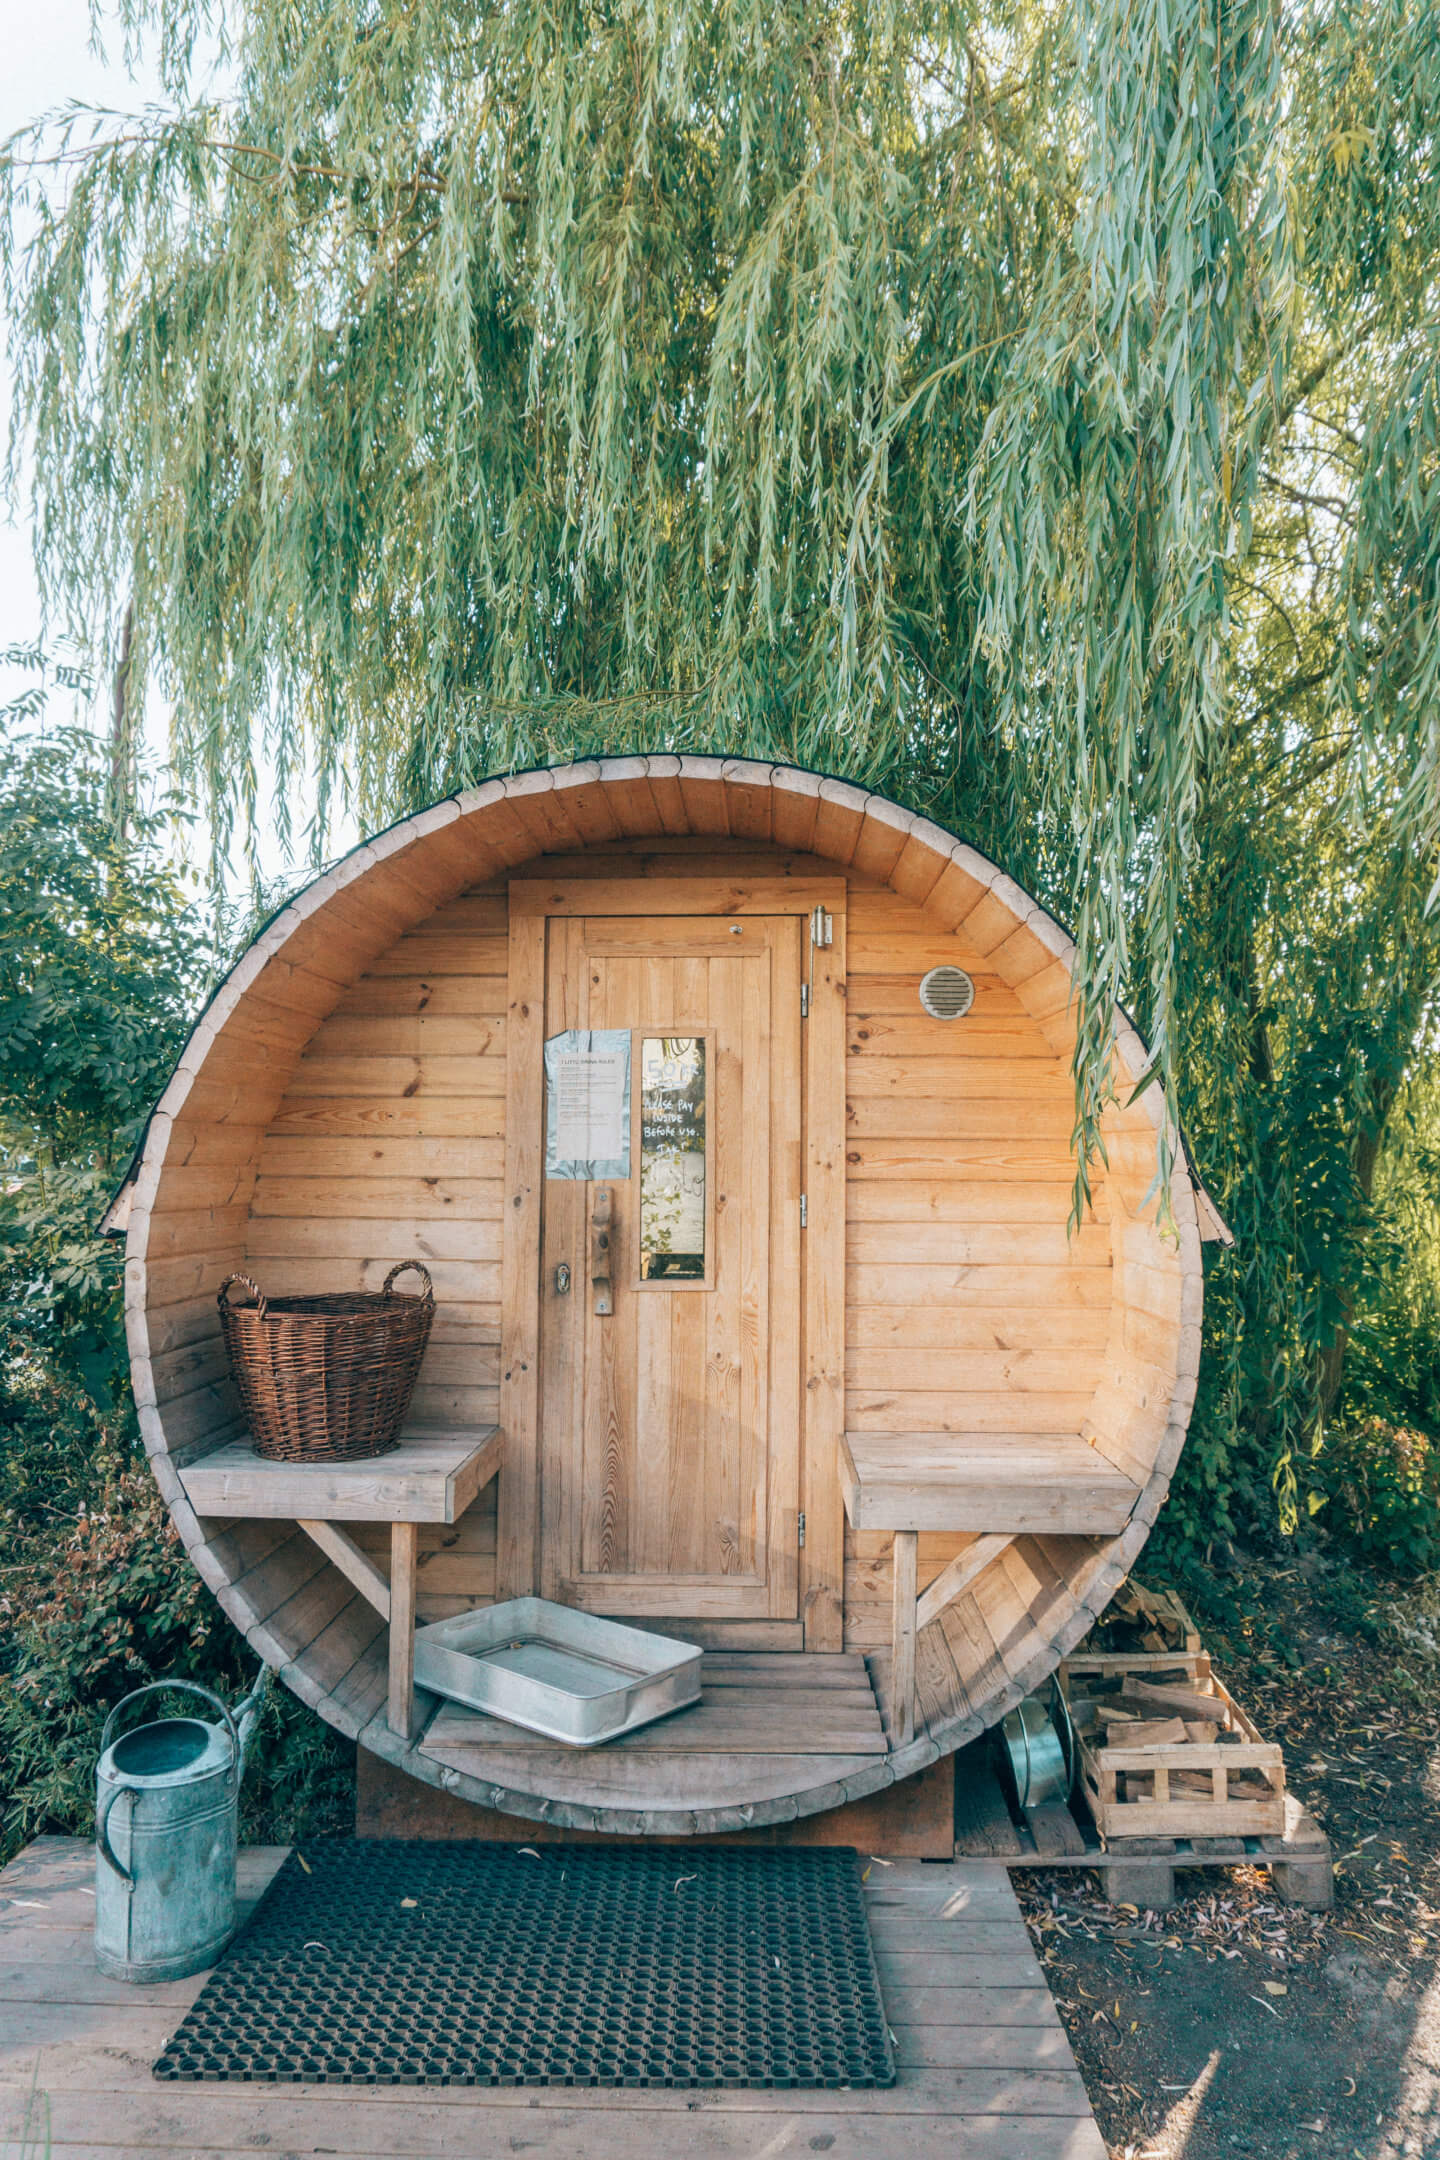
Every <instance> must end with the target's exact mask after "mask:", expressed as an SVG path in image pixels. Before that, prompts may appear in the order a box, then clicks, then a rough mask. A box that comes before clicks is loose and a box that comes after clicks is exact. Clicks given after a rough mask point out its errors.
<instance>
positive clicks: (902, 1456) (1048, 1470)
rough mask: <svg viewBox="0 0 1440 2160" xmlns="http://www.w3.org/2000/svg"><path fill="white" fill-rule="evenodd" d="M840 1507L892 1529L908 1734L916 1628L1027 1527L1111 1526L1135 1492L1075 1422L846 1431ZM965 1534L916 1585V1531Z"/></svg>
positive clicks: (898, 1696) (895, 1666)
mask: <svg viewBox="0 0 1440 2160" xmlns="http://www.w3.org/2000/svg"><path fill="white" fill-rule="evenodd" d="M840 1475H841V1482H842V1485H843V1488H844V1494H845V1512H846V1514H847V1515H848V1517H849V1519H850V1524H851V1527H852V1528H853V1529H856V1530H889V1531H893V1533H894V1537H895V1557H894V1606H893V1621H892V1631H891V1648H892V1663H891V1696H892V1701H893V1704H894V1711H893V1716H894V1722H895V1725H896V1740H897V1744H898V1745H899V1746H901V1747H904V1746H906V1745H907V1744H908V1743H909V1742H910V1741H911V1740H913V1739H914V1737H915V1638H916V1636H917V1635H918V1634H919V1632H920V1630H921V1628H923V1627H928V1626H929V1625H930V1623H931V1621H932V1620H935V1619H937V1618H938V1617H939V1615H940V1614H941V1613H942V1612H943V1611H944V1610H945V1607H946V1606H947V1605H951V1604H953V1603H954V1601H955V1599H956V1598H958V1597H959V1596H960V1595H961V1594H962V1592H964V1591H966V1590H968V1589H969V1588H970V1586H971V1584H972V1583H973V1582H974V1581H975V1580H976V1578H977V1577H978V1576H980V1575H981V1574H983V1572H984V1570H985V1569H986V1568H987V1567H989V1566H990V1565H991V1563H992V1562H993V1561H995V1560H997V1559H998V1558H999V1556H1000V1554H1001V1553H1002V1552H1003V1551H1004V1550H1005V1548H1006V1546H1007V1545H1009V1544H1011V1543H1012V1542H1013V1541H1014V1539H1016V1538H1017V1537H1023V1536H1025V1535H1026V1533H1027V1532H1031V1531H1039V1532H1042V1533H1049V1534H1051V1535H1058V1534H1066V1535H1070V1536H1080V1537H1113V1536H1114V1535H1115V1534H1116V1533H1117V1532H1118V1531H1120V1530H1123V1529H1124V1527H1125V1525H1126V1523H1127V1522H1128V1521H1129V1519H1130V1515H1131V1511H1132V1509H1133V1508H1134V1506H1135V1502H1136V1500H1137V1499H1138V1498H1139V1496H1140V1488H1139V1487H1138V1485H1136V1484H1135V1483H1134V1481H1133V1480H1132V1479H1130V1478H1128V1477H1126V1476H1125V1474H1124V1472H1123V1471H1120V1470H1117V1469H1116V1468H1115V1466H1114V1464H1113V1463H1109V1462H1107V1461H1106V1459H1105V1457H1104V1456H1103V1455H1101V1454H1100V1453H1099V1452H1098V1451H1097V1450H1096V1449H1095V1448H1093V1447H1091V1446H1090V1444H1089V1442H1088V1441H1086V1440H1085V1439H1083V1438H1082V1437H1081V1435H1080V1434H1079V1433H1004V1432H993V1433H934V1432H923V1433H903V1432H883V1433H882V1432H847V1433H846V1434H845V1436H844V1442H843V1446H842V1453H841V1470H840ZM922 1530H940V1531H960V1532H964V1531H969V1532H972V1533H974V1541H973V1543H971V1544H970V1545H967V1546H966V1548H965V1550H964V1551H963V1552H961V1553H958V1554H957V1555H956V1557H955V1558H954V1559H953V1560H952V1561H950V1563H949V1564H948V1566H946V1567H944V1568H942V1570H941V1571H940V1573H939V1575H937V1576H936V1578H935V1580H934V1582H932V1583H931V1584H930V1585H929V1587H928V1588H927V1589H926V1590H925V1592H924V1594H923V1595H919V1594H917V1588H916V1584H917V1572H918V1558H919V1542H920V1532H921V1531H922Z"/></svg>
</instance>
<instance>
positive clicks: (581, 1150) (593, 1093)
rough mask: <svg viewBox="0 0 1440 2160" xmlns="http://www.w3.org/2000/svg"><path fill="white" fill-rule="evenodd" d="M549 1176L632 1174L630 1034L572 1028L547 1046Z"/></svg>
mask: <svg viewBox="0 0 1440 2160" xmlns="http://www.w3.org/2000/svg"><path fill="white" fill-rule="evenodd" d="M545 1175H546V1177H547V1178H628V1177H629V1175H630V1030H629V1029H628V1028H567V1029H566V1030H565V1032H564V1034H563V1035H552V1036H551V1037H550V1038H549V1040H548V1041H547V1043H546V1045H545Z"/></svg>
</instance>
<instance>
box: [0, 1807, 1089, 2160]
mask: <svg viewBox="0 0 1440 2160" xmlns="http://www.w3.org/2000/svg"><path fill="white" fill-rule="evenodd" d="M282 1857H283V1854H282V1852H281V1850H280V1849H279V1848H278V1847H264V1848H256V1849H253V1850H250V1851H247V1852H244V1853H242V1855H241V1859H240V1869H241V1888H242V1892H243V1894H244V1897H245V1899H246V1901H247V1902H253V1900H254V1899H255V1898H256V1897H258V1895H259V1894H260V1892H261V1891H262V1890H263V1888H264V1886H265V1884H266V1883H267V1882H268V1881H269V1879H270V1876H271V1874H272V1873H273V1871H274V1869H275V1868H276V1867H277V1866H278V1865H279V1863H280V1860H281V1858H282ZM93 1866H94V1861H93V1854H92V1849H91V1847H90V1846H89V1845H87V1844H86V1843H84V1842H83V1841H82V1840H80V1839H72V1838H42V1839H41V1840H39V1842H38V1843H36V1844H34V1845H32V1846H30V1847H29V1849H28V1850H27V1851H26V1852H24V1853H22V1854H21V1856H20V1857H19V1859H17V1860H15V1861H14V1862H12V1864H11V1865H10V1866H9V1867H8V1868H6V1869H5V1870H4V1871H3V1873H0V2151H3V2153H4V2155H5V2160H11V2156H12V2155H15V2156H16V2160H20V2156H23V2160H41V2156H42V2155H46V2156H49V2160H152V2156H156V2160H158V2156H160V2155H167V2154H185V2155H190V2156H194V2160H202V2156H203V2160H230V2156H232V2155H239V2154H242V2153H244V2154H249V2155H252V2156H253V2154H254V2153H255V2152H256V2151H257V2150H261V2151H264V2152H266V2153H267V2154H271V2155H274V2154H310V2153H321V2152H326V2153H332V2154H336V2155H339V2156H341V2160H344V2156H346V2155H354V2156H356V2160H359V2156H362V2155H363V2156H367V2160H410V2156H412V2155H413V2156H417V2160H418V2156H420V2155H441V2154H443V2155H450V2156H454V2160H461V2156H463V2160H492V2156H493V2160H499V2156H500V2155H502V2154H504V2155H510V2154H513V2153H515V2152H517V2151H521V2150H523V2151H524V2152H525V2153H527V2154H530V2155H534V2156H535V2160H547V2156H549V2160H660V2156H662V2155H663V2156H664V2160H679V2156H682V2155H688V2154H694V2155H696V2156H705V2160H740V2156H745V2160H752V2156H753V2160H761V2156H762V2155H763V2156H765V2160H770V2156H780V2155H788V2154H795V2155H807V2154H809V2153H812V2152H823V2153H826V2154H828V2155H829V2156H830V2160H875V2155H877V2154H883V2155H884V2156H885V2160H1105V2148H1104V2145H1103V2143H1102V2142H1101V2138H1100V2134H1099V2131H1098V2130H1097V2129H1096V2127H1095V2122H1094V2118H1093V2116H1092V2115H1091V2113H1090V2108H1089V2104H1088V2102H1087V2100H1086V2097H1085V2091H1084V2087H1083V2086H1082V2084H1081V2082H1080V2077H1079V2074H1078V2072H1077V2071H1076V2068H1075V2064H1074V2060H1073V2058H1072V2056H1071V2053H1070V2048H1069V2044H1068V2042H1067V2040H1066V2038H1065V2034H1064V2031H1063V2029H1062V2027H1061V2024H1060V2020H1059V2017H1058V2016H1057V2014H1056V2011H1055V2006H1054V2004H1053V2003H1052V2001H1051V1999H1050V1995H1049V1992H1048V1990H1047V1989H1046V1986H1045V1982H1044V1979H1043V1977H1042V1975H1041V1972H1040V1968H1039V1966H1038V1965H1037V1963H1036V1961H1035V1958H1034V1956H1033V1954H1032V1952H1031V1949H1030V1945H1029V1941H1028V1938H1027V1936H1026V1933H1025V1929H1024V1926H1023V1924H1022V1922H1021V1919H1020V1914H1019V1910H1018V1908H1017V1906H1016V1903H1015V1898H1014V1893H1013V1892H1012V1890H1011V1888H1010V1884H1009V1879H1008V1877H1007V1876H1006V1875H1005V1874H1004V1873H1003V1872H1002V1871H1001V1870H1000V1869H998V1868H995V1867H985V1866H975V1865H967V1864H965V1863H963V1862H962V1863H958V1864H944V1863H941V1864H935V1863H929V1862H920V1861H897V1862H894V1863H893V1864H891V1865H890V1866H888V1867H886V1866H883V1865H882V1864H880V1863H879V1862H876V1863H874V1864H873V1865H872V1868H871V1873H870V1879H869V1882H868V1885H867V1896H868V1898H869V1901H870V1918H871V1927H872V1931H873V1934H874V1939H875V1947H876V1952H877V1955H878V1958H879V1962H880V1974H881V1980H882V1983H883V1985H884V1989H885V2000H886V2007H887V2010H888V2012H889V2016H890V2021H891V2025H892V2028H893V2030H894V2033H895V2039H896V2043H897V2050H898V2054H899V2060H900V2063H901V2066H902V2067H901V2074H900V2080H899V2083H898V2084H897V2085H896V2086H895V2087H894V2089H893V2090H891V2091H889V2092H863V2093H860V2092H848V2093H834V2092H800V2093H794V2092H787V2093H776V2092H766V2091H755V2092H742V2091H733V2092H732V2091H724V2092H690V2091H666V2092H661V2091H655V2092H621V2091H597V2092H590V2091H586V2092H575V2091H573V2090H567V2089H564V2088H561V2087H546V2088H540V2089H538V2090H525V2089H516V2090H508V2091H495V2092H492V2091H486V2092H483V2093H477V2092H475V2091H473V2090H464V2089H451V2090H446V2091H429V2090H422V2091H414V2090H411V2089H408V2088H404V2087H398V2086H397V2087H384V2088H380V2089H373V2088H372V2089H369V2090H358V2089H357V2090H354V2091H347V2090H343V2089H336V2088H332V2087H328V2086H322V2087H317V2086H303V2085H278V2086H265V2085H193V2086H186V2085H169V2084H167V2085H160V2084H156V2083H155V2082H154V2081H153V2080H152V2078H151V2076H150V2064H151V2062H152V2060H153V2058H154V2057H155V2055H156V2054H157V2053H158V2052H159V2049H160V2045H161V2043H162V2041H163V2040H164V2038H165V2037H166V2036H167V2035H168V2034H169V2033H170V2032H171V2031H173V2029H174V2027H175V2025H176V2024H177V2022H178V2021H179V2018H180V2017H181V2015H182V2014H183V2012H184V2010H185V2008H186V2007H187V2005H188V2004H189V2003H190V2002H192V2001H193V2000H194V1998H195V1996H196V1995H197V1994H198V1993H199V1991H200V1988H201V1986H202V1985H203V1975H200V1976H197V1977H196V1978H195V1979H193V1980H180V1981H172V1982H169V1983H167V1984H165V1985H162V1986H158V1987H127V1986H125V1985H124V1984H123V1983H122V1982H120V1981H114V1980H106V1979H103V1978H102V1977H101V1976H100V1975H99V1974H98V1973H97V1972H96V1970H95V1967H94V1964H93V1962H92V1957H91V1927H92V1921H93V1914H94V1900H93V1897H92V1896H91V1895H90V1887H91V1883H92V1872H93ZM677 2117H678V2118H679V2120H677ZM877 2118H883V2121H879V2120H877Z"/></svg>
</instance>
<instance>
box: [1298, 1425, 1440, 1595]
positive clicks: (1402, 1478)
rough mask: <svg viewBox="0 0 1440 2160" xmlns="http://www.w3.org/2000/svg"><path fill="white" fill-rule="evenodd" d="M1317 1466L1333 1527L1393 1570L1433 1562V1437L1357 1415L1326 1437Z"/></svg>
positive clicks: (1439, 1545)
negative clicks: (1331, 1512) (1328, 1504)
mask: <svg viewBox="0 0 1440 2160" xmlns="http://www.w3.org/2000/svg"><path fill="white" fill-rule="evenodd" d="M1321 1466H1322V1472H1323V1475H1324V1478H1325V1483H1326V1487H1327V1489H1328V1492H1329V1495H1330V1504H1331V1508H1332V1511H1333V1518H1334V1519H1333V1520H1332V1522H1331V1529H1332V1532H1334V1531H1337V1530H1338V1531H1340V1532H1341V1533H1342V1534H1343V1535H1345V1536H1347V1537H1348V1538H1349V1539H1350V1540H1351V1542H1353V1544H1354V1546H1355V1547H1356V1549H1357V1550H1358V1551H1359V1552H1361V1553H1363V1554H1364V1555H1365V1557H1366V1558H1367V1559H1370V1560H1373V1561H1375V1562H1377V1563H1378V1564H1379V1565H1380V1566H1382V1567H1385V1568H1388V1569H1391V1570H1393V1571H1394V1572H1395V1573H1397V1574H1406V1575H1410V1574H1420V1573H1422V1572H1423V1571H1424V1570H1426V1569H1427V1568H1433V1567H1437V1566H1440V1441H1436V1440H1433V1439H1432V1438H1431V1437H1430V1435H1429V1434H1428V1433H1423V1432H1421V1431H1419V1430H1418V1428H1417V1427H1415V1426H1412V1425H1392V1424H1391V1423H1389V1421H1388V1420H1387V1419H1385V1418H1382V1417H1367V1418H1361V1419H1359V1420H1358V1421H1357V1422H1355V1423H1353V1424H1349V1425H1342V1426H1340V1427H1338V1428H1337V1429H1335V1430H1334V1431H1332V1432H1331V1433H1329V1434H1328V1435H1327V1437H1326V1443H1325V1449H1324V1453H1323V1456H1322V1457H1321Z"/></svg>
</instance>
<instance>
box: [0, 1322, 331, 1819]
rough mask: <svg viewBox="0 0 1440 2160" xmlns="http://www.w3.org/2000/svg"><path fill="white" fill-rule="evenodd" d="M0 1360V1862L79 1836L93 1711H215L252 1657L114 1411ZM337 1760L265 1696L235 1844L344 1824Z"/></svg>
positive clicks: (51, 1375) (302, 1722)
mask: <svg viewBox="0 0 1440 2160" xmlns="http://www.w3.org/2000/svg"><path fill="white" fill-rule="evenodd" d="M6 1350H7V1351H8V1354H0V1568H3V1573H0V1585H3V1589H0V1860H4V1859H7V1858H9V1857H10V1855H11V1854H12V1853H14V1852H15V1851H17V1850H18V1849H19V1847H20V1846H22V1845H23V1844H25V1843H26V1842H27V1841H28V1840H29V1839H30V1838H32V1837H36V1836H39V1835H40V1834H41V1833H42V1832H45V1831H59V1832H66V1833H70V1834H75V1835H88V1834H89V1833H90V1831H91V1829H92V1827H93V1806H94V1797H95V1762H96V1757H97V1755H98V1753H99V1746H100V1735H101V1731H102V1728H103V1726H104V1723H105V1717H106V1714H107V1712H108V1711H109V1709H110V1708H111V1707H112V1706H113V1705H114V1704H115V1703H117V1702H119V1700H120V1699H121V1697H122V1696H124V1695H127V1694H129V1693H130V1691H131V1690H132V1689H133V1688H138V1687H143V1686H144V1685H145V1684H146V1683H147V1682H148V1681H151V1680H162V1679H179V1678H185V1679H191V1680H198V1681H200V1682H201V1683H202V1684H203V1685H204V1686H206V1687H210V1688H213V1689H214V1690H215V1692H216V1693H217V1694H219V1695H220V1696H221V1697H222V1698H224V1699H226V1700H228V1701H232V1702H233V1701H234V1700H235V1699H236V1698H237V1697H239V1696H240V1695H242V1694H244V1693H245V1692H247V1691H248V1689H249V1687H250V1686H251V1684H252V1683H253V1680H254V1677H255V1671H254V1660H253V1658H252V1657H251V1656H250V1653H249V1652H248V1651H247V1650H246V1648H245V1646H244V1644H243V1642H242V1641H241V1639H240V1637H239V1635H238V1634H237V1633H236V1632H235V1630H234V1629H233V1628H232V1627H231V1625H230V1623H229V1622H228V1620H226V1619H225V1617H224V1616H223V1614H222V1613H221V1612H220V1610H219V1607H218V1606H217V1605H216V1603H215V1601H214V1599H213V1598H212V1596H211V1594H210V1592H209V1591H208V1590H207V1589H206V1587H205V1585H204V1584H203V1583H202V1582H201V1580H200V1577H199V1576H198V1575H197V1574H196V1572H195V1570H194V1568H193V1567H192V1565H191V1563H190V1560H189V1556H188V1555H187V1554H186V1552H185V1550H184V1548H183V1546H182V1545H181V1543H180V1540H179V1537H178V1536H177V1534H176V1531H175V1527H174V1525H173V1523H172V1522H171V1521H170V1519H169V1516H168V1513H167V1511H166V1509H165V1506H164V1503H163V1502H162V1500H161V1498H160V1495H159V1492H158V1490H157V1488H156V1485H155V1481H154V1479H153V1477H152V1476H151V1475H150V1472H149V1469H148V1468H147V1466H146V1464H145V1460H144V1457H143V1455H142V1454H141V1452H140V1449H139V1446H138V1444H137V1441H136V1438H135V1434H134V1426H133V1420H132V1418H131V1415H130V1413H129V1412H128V1410H125V1409H116V1410H109V1411H106V1410H102V1409H101V1408H100V1407H99V1406H98V1405H97V1404H96V1403H95V1401H94V1400H93V1398H92V1397H91V1396H90V1395H89V1394H88V1393H87V1392H86V1391H85V1389H84V1388H83V1387H82V1386H81V1385H80V1384H79V1383H78V1382H77V1381H75V1380H73V1379H69V1380H67V1379H66V1378H65V1376H64V1375H63V1374H61V1373H59V1372H57V1370H56V1367H55V1364H54V1362H53V1360H50V1359H47V1358H45V1357H43V1356H37V1355H36V1354H35V1353H34V1351H33V1350H31V1349H29V1348H27V1347H26V1346H25V1345H23V1344H21V1343H18V1342H16V1341H15V1340H13V1339H12V1340H11V1341H10V1343H9V1344H8V1345H7V1346H6ZM352 1779H353V1750H351V1749H350V1748H349V1747H347V1746H346V1745H345V1744H343V1743H342V1742H341V1741H340V1740H339V1739H338V1738H337V1737H336V1736H335V1735H334V1734H332V1733H330V1732H329V1730H328V1729H327V1728H326V1727H325V1726H323V1725H322V1724H321V1723H320V1722H319V1720H318V1719H317V1718H316V1717H315V1715H314V1713H313V1712H312V1711H311V1710H309V1709H308V1708H306V1707H305V1706H304V1705H303V1704H301V1703H299V1702H297V1701H296V1700H295V1699H294V1698H293V1697H292V1696H290V1695H288V1694H287V1693H286V1692H285V1690H283V1689H277V1690H275V1691H274V1692H273V1693H272V1695H271V1697H270V1700H269V1702H268V1704H267V1706H266V1710H265V1714H264V1717H263V1718H262V1720H261V1723H260V1726H259V1728H258V1730H257V1732H256V1735H255V1739H254V1742H253V1743H252V1750H251V1768H250V1771H249V1774H248V1776H247V1778H246V1782H245V1786H244V1788H243V1789H242V1830H243V1834H244V1835H245V1836H246V1837H247V1838H251V1839H261V1840H263V1839H267V1838H277V1839H279V1838H283V1839H287V1840H288V1839H291V1838H295V1837H299V1836H307V1835H313V1834H315V1833H316V1832H317V1831H320V1830H326V1829H335V1828H342V1827H346V1826H347V1825H348V1822H349V1821H350V1820H351V1819H352V1809H353V1789H352Z"/></svg>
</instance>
